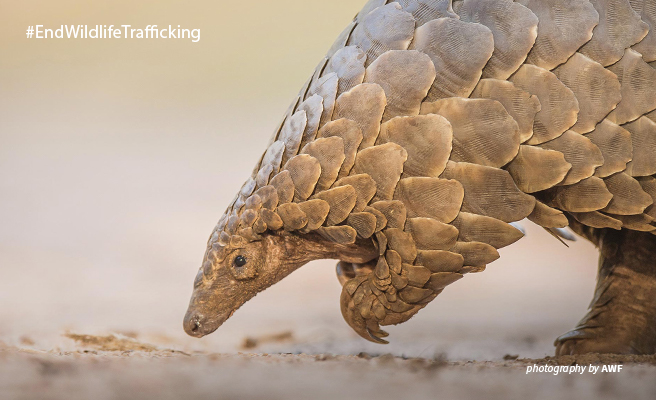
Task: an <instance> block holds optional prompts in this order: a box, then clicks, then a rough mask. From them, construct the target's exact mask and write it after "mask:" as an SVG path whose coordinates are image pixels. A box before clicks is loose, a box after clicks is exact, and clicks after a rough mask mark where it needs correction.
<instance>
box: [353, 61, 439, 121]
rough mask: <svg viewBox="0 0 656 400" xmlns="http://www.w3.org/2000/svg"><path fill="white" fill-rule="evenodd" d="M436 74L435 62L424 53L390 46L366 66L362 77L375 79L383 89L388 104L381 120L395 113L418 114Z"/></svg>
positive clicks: (397, 115) (369, 80)
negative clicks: (388, 49)
mask: <svg viewBox="0 0 656 400" xmlns="http://www.w3.org/2000/svg"><path fill="white" fill-rule="evenodd" d="M435 76H436V73H435V65H434V64H433V61H431V59H430V57H428V56H427V55H426V54H424V53H422V52H419V51H416V50H407V51H401V50H392V51H388V52H387V53H385V54H383V55H382V56H380V57H379V58H378V59H376V61H374V62H373V63H372V64H371V65H370V66H369V67H368V68H367V72H366V74H365V77H364V81H365V82H367V83H377V84H379V85H380V86H381V87H382V88H383V90H384V91H385V96H386V98H387V107H386V108H385V112H384V114H383V121H389V120H390V119H392V118H394V117H399V116H407V115H418V114H419V108H420V106H421V102H422V101H423V100H424V99H425V98H426V95H427V94H428V90H429V89H430V88H431V86H432V85H433V82H434V81H435Z"/></svg>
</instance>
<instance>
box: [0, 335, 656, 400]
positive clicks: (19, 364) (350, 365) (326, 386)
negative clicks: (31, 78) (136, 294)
mask: <svg viewBox="0 0 656 400" xmlns="http://www.w3.org/2000/svg"><path fill="white" fill-rule="evenodd" d="M73 339H75V340H76V341H77V342H78V346H79V347H78V350H74V351H48V352H45V351H36V350H30V349H29V348H26V347H13V346H6V345H4V346H2V347H0V393H2V398H11V399H37V398H38V399H71V400H73V399H205V398H212V399H237V398H239V399H400V398H406V399H424V398H426V399H435V398H454V399H455V398H457V399H481V398H485V399H554V398H557V399H565V398H576V399H587V398H595V399H613V398H625V399H653V398H654V394H656V380H654V379H653V377H654V373H655V372H656V357H654V356H646V357H631V356H597V355H589V356H582V357H561V358H558V359H556V358H542V359H523V358H515V357H517V356H516V355H515V356H510V355H508V356H506V358H507V360H502V361H450V360H448V359H446V358H444V357H443V356H437V357H432V358H425V357H399V356H393V355H391V354H383V355H374V354H368V353H360V354H358V355H338V356H335V355H331V354H305V353H300V354H289V353H287V354H280V353H278V354H267V353H247V352H244V353H236V354H225V353H224V354H221V353H207V352H192V353H186V352H182V351H178V350H172V349H166V348H163V347H155V346H152V345H149V344H144V343H141V342H138V341H136V340H134V339H131V338H127V337H122V338H121V337H119V338H116V337H115V336H110V337H94V336H77V337H75V336H74V337H73ZM83 349H84V350H83ZM574 363H577V364H580V365H590V364H592V365H609V364H622V365H623V368H622V371H621V372H619V373H601V372H598V373H597V374H595V375H592V374H585V375H584V376H583V375H576V374H574V375H568V374H559V375H558V376H554V375H553V374H551V373H536V374H526V367H527V366H529V365H535V364H538V365H566V366H569V365H572V364H574Z"/></svg>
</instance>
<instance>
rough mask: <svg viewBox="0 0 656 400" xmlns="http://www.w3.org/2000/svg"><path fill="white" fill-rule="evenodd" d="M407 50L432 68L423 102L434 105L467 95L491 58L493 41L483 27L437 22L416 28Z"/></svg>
mask: <svg viewBox="0 0 656 400" xmlns="http://www.w3.org/2000/svg"><path fill="white" fill-rule="evenodd" d="M445 38H448V40H445ZM410 48H411V49H415V50H419V51H421V52H423V53H425V54H428V56H429V57H430V58H431V60H433V64H435V70H436V71H437V77H436V78H435V81H434V83H433V86H432V87H431V89H430V91H429V92H428V97H427V98H426V101H434V100H438V99H443V98H447V97H468V96H469V95H470V94H471V92H472V90H474V88H475V87H476V84H477V83H478V80H479V79H480V77H481V72H482V71H483V67H485V65H486V64H487V62H488V60H489V59H490V57H491V56H492V52H493V51H494V39H493V36H492V32H491V31H490V29H489V28H487V27H486V26H484V25H481V24H473V23H469V22H464V21H460V20H457V19H454V18H440V19H436V20H433V21H430V22H428V23H426V24H424V25H423V26H421V27H420V28H418V29H417V31H416V32H415V37H414V41H413V42H412V45H411V46H410Z"/></svg>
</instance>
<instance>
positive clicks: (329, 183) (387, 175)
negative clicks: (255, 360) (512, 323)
mask: <svg viewBox="0 0 656 400" xmlns="http://www.w3.org/2000/svg"><path fill="white" fill-rule="evenodd" d="M655 22H656V0H630V1H629V0H518V1H511V0H464V1H454V2H453V3H452V2H451V0H398V1H386V0H371V1H369V2H368V3H367V4H366V5H365V6H364V9H363V10H362V11H361V12H360V13H359V14H358V15H357V16H356V17H355V19H354V20H353V21H352V22H351V23H350V24H349V25H348V27H347V28H346V29H345V30H344V32H343V33H342V34H341V35H340V36H339V38H338V39H337V41H336V42H335V44H334V45H333V47H332V48H331V49H330V50H329V52H328V53H327V55H326V56H325V58H324V59H323V60H322V61H321V62H320V63H319V65H318V66H317V68H316V70H315V72H314V74H313V76H312V77H311V78H310V80H309V81H308V82H307V83H306V84H305V86H304V87H303V88H302V90H301V91H300V93H299V95H298V97H297V98H296V99H295V101H294V102H293V104H292V105H291V107H290V108H289V110H288V111H287V113H286V115H285V117H284V120H283V122H282V123H281V125H280V127H279V128H278V129H277V130H276V131H275V132H274V135H273V137H272V140H271V142H270V144H269V146H268V148H267V149H266V151H265V152H264V155H263V156H262V158H261V160H260V161H259V162H258V163H257V165H256V167H255V169H254V170H253V173H252V176H251V177H250V178H249V179H248V180H247V181H246V183H245V184H244V185H243V187H242V188H241V190H240V191H239V193H238V194H237V196H236V197H235V199H234V201H233V202H232V204H231V205H230V206H229V207H228V209H227V211H226V212H225V214H224V215H223V217H222V218H221V219H220V221H219V223H218V225H217V226H216V228H215V229H214V231H213V233H212V235H211V237H210V240H209V245H208V250H207V253H206V255H205V260H204V264H203V268H201V271H204V272H201V273H200V275H201V277H200V278H199V279H210V277H209V276H210V275H211V274H212V270H213V268H216V264H217V263H219V262H221V261H223V260H224V259H225V258H226V257H227V256H228V255H230V254H233V252H234V251H235V249H240V248H243V247H244V246H246V245H247V244H248V243H251V242H254V241H258V240H261V239H262V238H263V237H264V236H266V235H267V234H272V233H276V232H287V233H290V234H295V235H300V236H303V235H310V234H313V235H316V236H317V237H320V238H321V240H323V241H326V242H333V243H337V244H343V245H348V244H353V243H356V241H363V240H365V241H370V242H372V243H373V244H374V246H375V248H376V250H377V251H378V257H376V258H374V259H373V260H372V261H371V262H369V263H367V264H363V265H352V264H350V263H347V262H340V263H339V264H338V269H339V270H341V272H342V284H343V290H342V298H341V304H342V313H343V314H344V317H345V319H346V320H347V322H348V323H349V324H350V325H351V326H352V327H354V328H355V329H356V331H358V332H359V333H360V334H362V332H366V335H363V336H365V337H367V338H368V339H370V340H374V341H378V342H384V340H383V339H382V338H383V337H384V336H385V333H384V332H383V331H382V330H381V329H380V326H383V325H390V324H398V323H401V322H404V321H406V320H408V319H409V318H411V317H412V316H413V315H414V314H415V313H417V311H419V310H420V309H421V308H423V307H425V306H426V305H427V304H428V303H429V302H430V301H431V300H433V299H434V298H435V297H436V296H437V295H438V294H439V293H440V292H442V290H443V289H444V288H445V287H446V286H447V285H449V284H451V283H453V282H455V281H457V280H459V279H461V278H462V277H463V275H465V274H467V273H471V272H479V271H482V270H484V269H485V266H486V265H487V264H488V263H490V262H492V261H494V260H496V259H497V258H498V257H499V254H498V252H497V249H500V248H502V247H504V246H507V245H510V244H512V243H513V242H515V241H517V240H519V239H520V238H521V237H522V236H523V234H522V232H520V231H519V230H518V229H516V228H515V227H514V226H513V225H511V223H513V222H515V221H520V220H522V219H524V218H528V219H529V220H530V221H532V222H534V223H536V224H538V225H540V226H542V227H544V228H546V229H549V230H554V229H557V228H564V227H566V226H568V225H570V223H576V224H579V225H581V226H583V227H584V228H585V227H588V228H595V229H605V228H608V229H613V230H620V229H625V230H633V231H640V232H654V231H656V225H655V224H654V220H655V219H656V207H653V206H652V204H653V203H654V199H656V178H654V174H656V112H655V111H654V110H655V109H656V90H654V89H656V69H655V67H656V64H655V63H656V26H654V23H655ZM650 63H651V64H650ZM203 276H205V278H203Z"/></svg>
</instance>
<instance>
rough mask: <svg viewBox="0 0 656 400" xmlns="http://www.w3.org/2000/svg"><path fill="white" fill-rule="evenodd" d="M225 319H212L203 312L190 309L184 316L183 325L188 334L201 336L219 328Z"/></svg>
mask: <svg viewBox="0 0 656 400" xmlns="http://www.w3.org/2000/svg"><path fill="white" fill-rule="evenodd" d="M224 321H225V318H220V319H215V320H210V319H208V318H207V317H205V316H204V315H203V314H200V313H197V312H192V311H188V312H187V314H186V315H185V317H184V321H183V326H184V330H185V332H187V335H189V336H193V337H197V338H201V337H203V336H205V335H209V334H210V333H212V332H214V331H215V330H217V329H218V328H219V326H221V324H223V322H224Z"/></svg>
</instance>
